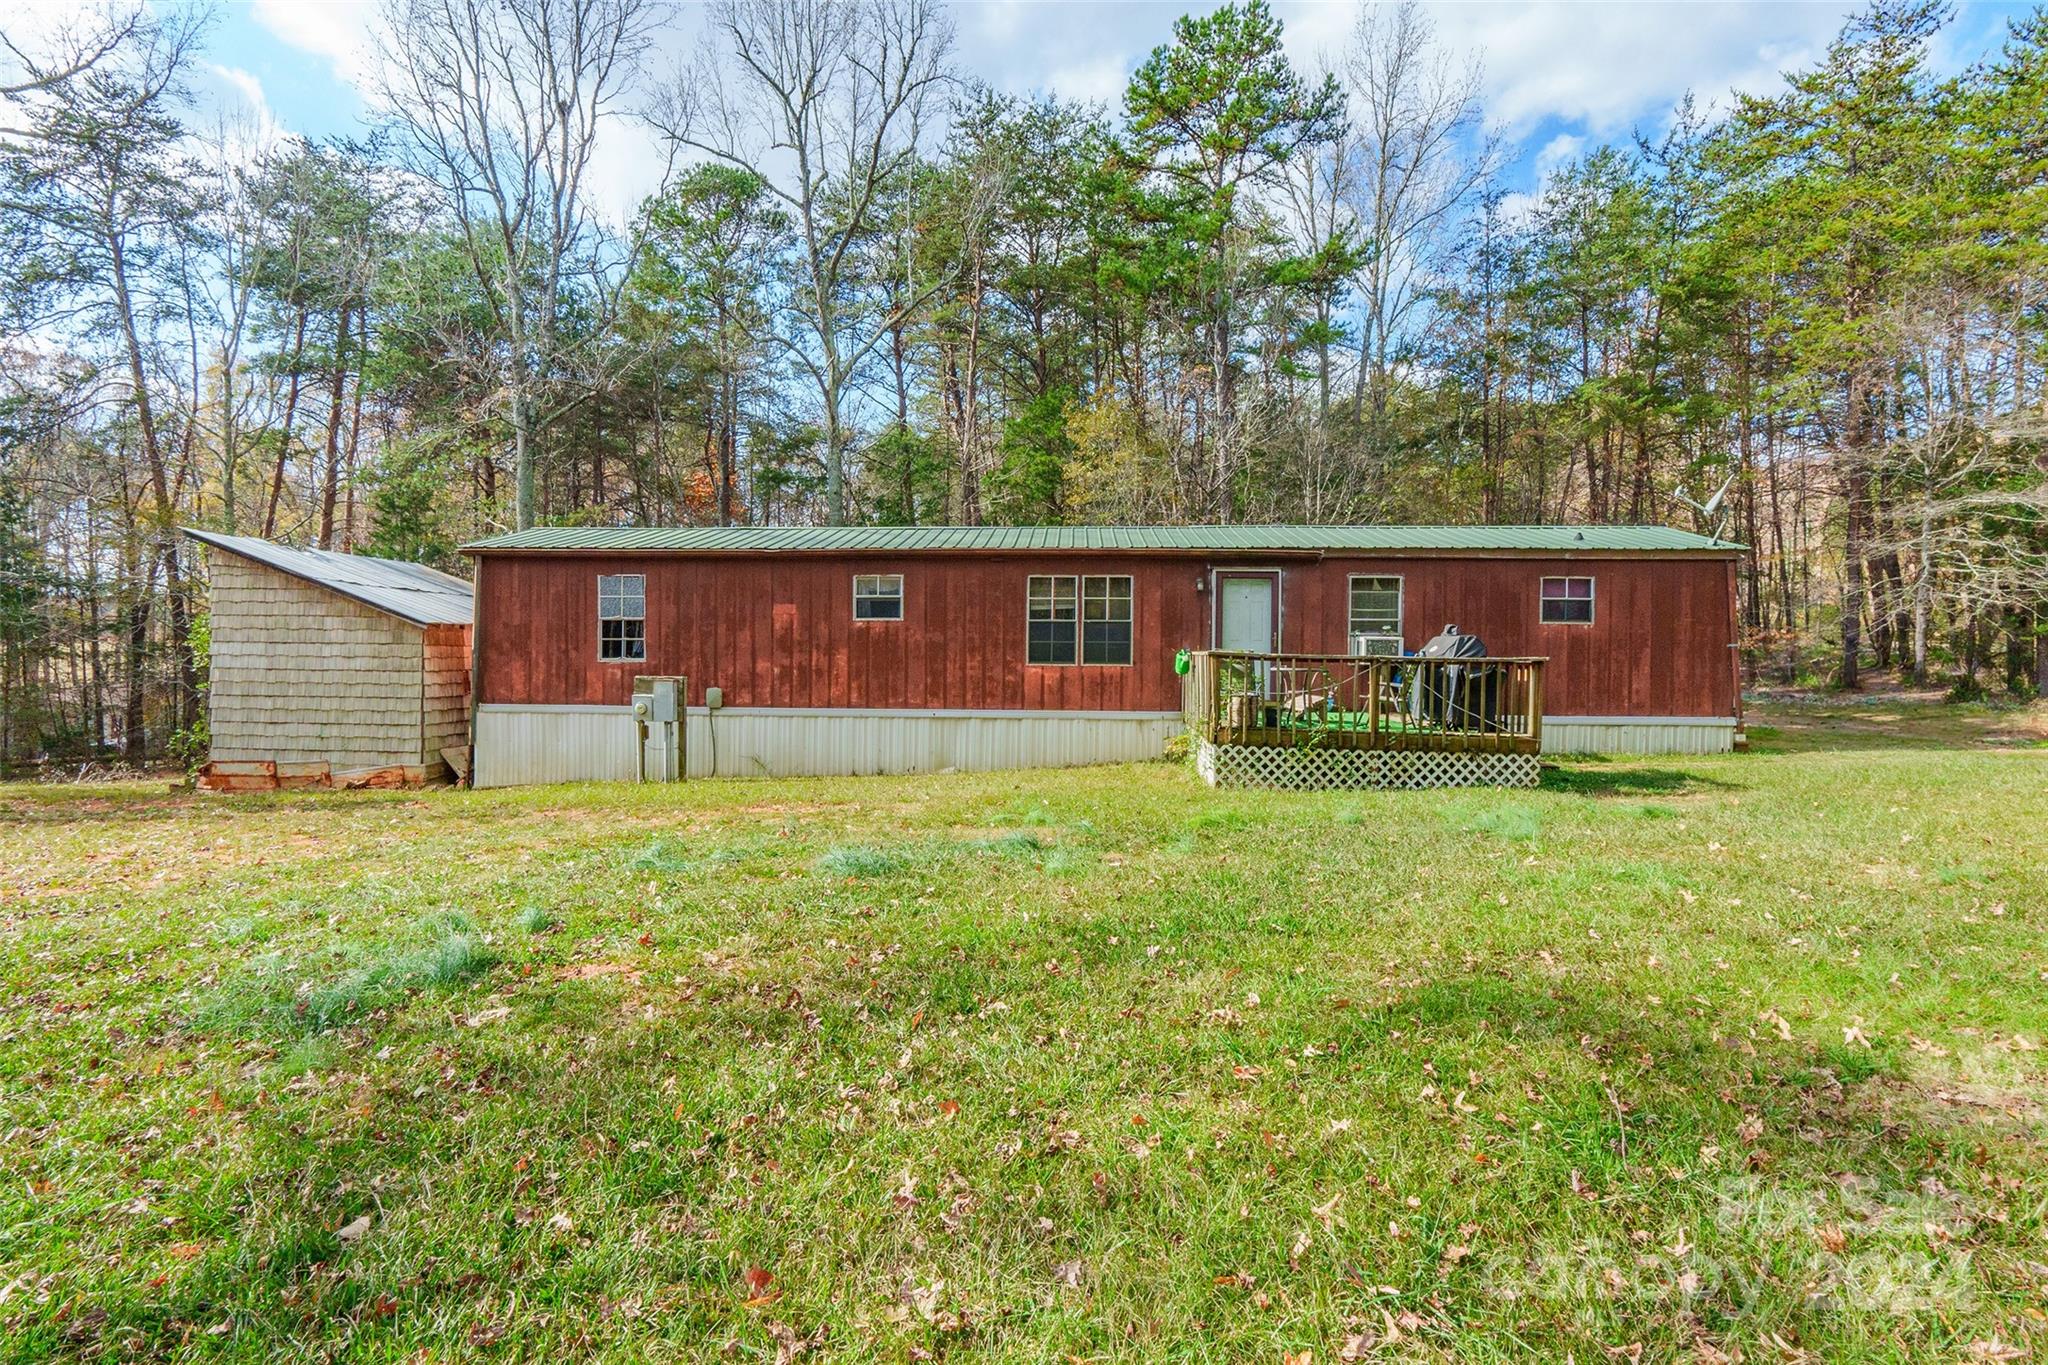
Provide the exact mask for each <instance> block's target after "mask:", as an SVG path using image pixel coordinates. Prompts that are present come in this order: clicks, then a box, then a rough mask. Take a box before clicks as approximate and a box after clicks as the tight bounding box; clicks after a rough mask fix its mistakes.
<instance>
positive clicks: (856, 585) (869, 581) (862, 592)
mask: <svg viewBox="0 0 2048 1365" xmlns="http://www.w3.org/2000/svg"><path fill="white" fill-rule="evenodd" d="M853 619H854V620H856V621H901V620H902V619H903V575H902V574H900V573H863V574H855V575H854V577H853Z"/></svg>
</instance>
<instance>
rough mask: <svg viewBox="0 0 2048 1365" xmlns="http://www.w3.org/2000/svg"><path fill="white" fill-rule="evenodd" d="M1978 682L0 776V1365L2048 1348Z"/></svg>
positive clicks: (2035, 769) (2014, 892) (1997, 788)
mask: <svg viewBox="0 0 2048 1365" xmlns="http://www.w3.org/2000/svg"><path fill="white" fill-rule="evenodd" d="M1959 714H1961V715H1967V714H1971V713H1963V712H1956V711H1952V710H1945V709H1944V710H1939V711H1936V710H1929V709H1927V708H1916V707H1913V706H1896V707H1890V708H1887V710H1886V717H1887V719H1886V720H1885V721H1884V722H1883V723H1882V724H1873V723H1872V722H1871V718H1870V716H1869V715H1868V714H1859V716H1858V717H1857V718H1855V719H1853V720H1845V721H1844V723H1843V724H1842V725H1840V726H1835V725H1830V724H1827V723H1823V722H1817V721H1816V719H1815V713H1814V710H1813V709H1812V708H1805V709H1801V708H1786V709H1785V710H1784V711H1782V712H1779V713H1774V714H1773V715H1770V716H1760V717H1755V719H1756V720H1758V721H1759V722H1762V723H1763V724H1764V725H1766V726H1769V727H1770V728H1767V729H1760V731H1759V736H1760V742H1759V744H1758V747H1757V750H1756V751H1754V752H1751V753H1748V754H1743V755H1735V756H1729V757H1720V758H1703V759H1677V758H1651V759H1640V760H1631V761H1612V762H1591V761H1589V762H1573V763H1567V764H1564V765H1561V766H1560V767H1558V768H1557V769H1555V770H1550V771H1546V774H1545V780H1544V784H1543V787H1542V788H1541V789H1540V790H1536V791H1519V792H1420V793H1415V792H1411V793H1371V794H1355V793H1326V794H1298V795H1295V794H1290V795H1279V794H1250V793H1215V792H1210V791H1207V790H1205V789H1203V788H1202V787H1201V786H1199V785H1198V784H1197V782H1196V781H1195V779H1194V778H1193V777H1192V776H1191V775H1190V774H1189V773H1188V772H1187V771H1186V770H1185V769H1183V768H1180V767H1176V766H1170V765H1166V764H1154V765H1146V766H1138V767H1123V768H1103V769H1090V770H1085V771H1069V772H1036V773H1001V774H985V775H949V776H937V777H921V778H872V779H859V780H833V781H788V782H744V783H742V782H721V783H696V784H690V785H685V786H677V787H666V788H664V787H642V788H635V787H623V786H613V787H557V788H547V789H538V790H527V791H510V792H483V793H465V792H445V791H444V792H432V793H427V794H404V793H359V794H338V795H329V794H322V795H286V796H279V797H233V798H229V797H204V798H202V797H197V796H193V795H190V794H184V793H177V794H173V793H167V792H166V791H165V789H164V787H163V786H162V785H161V784H157V785H154V786H150V785H130V786H117V787H109V786H91V787H27V786H16V787H6V788H0V1176H4V1179H0V1359H4V1360H9V1361H30V1360H38V1361H39V1360H46V1359H50V1358H53V1357H59V1358H62V1357H98V1358H105V1359H110V1360H119V1359H128V1358H143V1359H156V1358H176V1359H186V1358H192V1359H200V1358H216V1357H220V1358H236V1359H250V1360H254V1359H266V1360H283V1359H323V1358H346V1359H350V1360H393V1361H396V1360H400V1359H407V1360H411V1359H421V1360H426V1359H441V1360H448V1359H497V1358H504V1359H549V1360H559V1359H565V1358H600V1359H610V1360H621V1361H623V1360H641V1359H678V1360H724V1359H733V1360H741V1361H748V1360H761V1361H789V1360H795V1359H799V1358H801V1359H803V1360H805V1361H812V1360H837V1361H865V1360H888V1361H900V1360H923V1359H956V1360H964V1359H988V1360H1016V1361H1033V1362H1041V1361H1042V1362H1065V1361H1069V1360H1080V1361H1112V1360H1113V1361H1240V1360H1249V1361H1272V1362H1275V1363H1276V1365H1278V1363H1279V1362H1282V1361H1286V1362H1290V1363H1294V1362H1301V1361H1303V1360H1309V1361H1312V1362H1317V1363H1320V1362H1328V1361H1336V1360H1351V1359H1361V1360H1389V1361H1392V1360H1458V1361H1490V1360H1531V1359H1543V1360H1563V1359H1564V1358H1566V1356H1567V1355H1568V1354H1569V1355H1570V1356H1571V1357H1572V1358H1574V1359H1576V1360H1578V1361H1581V1362H1601V1361H1607V1360H1625V1361H1638V1360H1640V1361H1666V1360H1699V1361H1722V1360H1733V1359H1743V1360H1747V1361H1751V1362H1764V1361H1771V1362H1783V1361H1792V1360H1814V1361H1822V1360H1825V1361H1842V1360H1892V1361H1907V1360H1912V1361H1929V1360H1932V1361H1971V1360H1983V1359H1994V1360H2003V1359H2016V1358H2019V1357H2018V1356H2016V1355H2014V1354H2012V1353H2013V1352H2019V1351H2027V1350H2031V1352H2032V1357H2031V1358H2033V1359H2043V1358H2044V1357H2048V1317H2044V1310H2048V1107H2044V1106H2048V1096H2044V1086H2043V1080H2044V1076H2048V752H2044V751H2042V750H2041V749H2040V748H2039V740H2038V738H2030V737H2029V736H2030V734H2034V733H2035V732H2032V731H2028V730H2026V729H2025V724H2023V723H2017V722H2015V723H2008V722H2013V717H2012V714H2011V713H2003V714H2004V717H2005V718H2004V720H2002V721H1998V722H1997V723H1995V724H1994V723H1991V722H1987V723H1986V725H1984V726H1980V727H1977V728H1976V729H1975V730H1972V729H1970V728H1969V727H1968V726H1963V727H1960V728H1959V726H1958V722H1957V720H1956V717H1957V716H1958V715H1959ZM1984 714H1989V713H1984ZM2026 723H2031V722H2026ZM2016 725H2017V728H2016ZM1986 735H1990V736H1991V737H1992V738H1993V739H1994V740H1996V743H1986V742H1984V737H1985V736H1986Z"/></svg>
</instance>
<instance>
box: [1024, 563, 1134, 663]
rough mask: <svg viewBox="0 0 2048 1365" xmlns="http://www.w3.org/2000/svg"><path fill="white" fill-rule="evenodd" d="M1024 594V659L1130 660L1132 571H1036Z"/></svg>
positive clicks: (1047, 661) (1076, 661)
mask: <svg viewBox="0 0 2048 1365" xmlns="http://www.w3.org/2000/svg"><path fill="white" fill-rule="evenodd" d="M1025 598H1026V604H1027V610H1026V617H1027V620H1026V623H1025V628H1026V630H1027V632H1028V634H1027V635H1026V639H1025V650H1024V661H1025V662H1026V663H1032V664H1072V663H1083V664H1110V665H1123V664H1128V663H1130V661H1131V578H1130V575H1129V574H1088V575H1075V574H1033V575H1031V577H1030V578H1029V580H1027V583H1026V590H1025Z"/></svg>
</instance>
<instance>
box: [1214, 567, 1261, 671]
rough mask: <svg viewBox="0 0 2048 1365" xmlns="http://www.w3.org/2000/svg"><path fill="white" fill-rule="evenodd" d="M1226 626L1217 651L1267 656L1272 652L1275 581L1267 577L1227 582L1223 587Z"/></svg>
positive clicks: (1218, 634)
mask: <svg viewBox="0 0 2048 1365" xmlns="http://www.w3.org/2000/svg"><path fill="white" fill-rule="evenodd" d="M1222 608H1223V624H1222V628H1221V629H1220V630H1218V631H1217V636H1218V648H1221V649H1226V650H1242V651H1245V652H1247V653H1251V654H1268V653H1271V652H1272V649H1273V580H1272V579H1270V578H1266V577H1263V576H1261V577H1258V578H1251V577H1244V578H1225V579H1224V580H1223V583H1222Z"/></svg>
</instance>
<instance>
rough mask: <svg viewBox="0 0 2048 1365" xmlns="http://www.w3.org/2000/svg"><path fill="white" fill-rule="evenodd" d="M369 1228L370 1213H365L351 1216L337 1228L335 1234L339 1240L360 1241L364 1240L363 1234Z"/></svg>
mask: <svg viewBox="0 0 2048 1365" xmlns="http://www.w3.org/2000/svg"><path fill="white" fill-rule="evenodd" d="M369 1230H370V1215H369V1214H367V1213H365V1214H360V1215H358V1216H357V1217H354V1218H351V1219H350V1220H349V1221H348V1222H346V1223H343V1224H342V1225H341V1226H340V1227H338V1228H336V1229H335V1230H334V1236H335V1239H336V1240H337V1241H340V1242H343V1243H350V1242H360V1241H362V1240H363V1234H364V1233H366V1232H368V1231H369Z"/></svg>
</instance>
